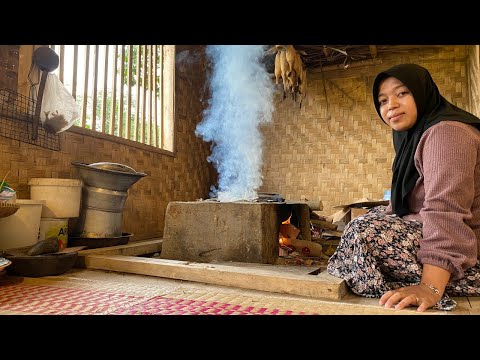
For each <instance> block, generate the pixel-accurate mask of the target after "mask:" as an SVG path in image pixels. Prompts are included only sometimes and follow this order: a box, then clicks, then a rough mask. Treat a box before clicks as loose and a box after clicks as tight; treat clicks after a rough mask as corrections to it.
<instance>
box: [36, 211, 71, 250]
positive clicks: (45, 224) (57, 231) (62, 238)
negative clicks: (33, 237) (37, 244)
mask: <svg viewBox="0 0 480 360" xmlns="http://www.w3.org/2000/svg"><path fill="white" fill-rule="evenodd" d="M52 236H56V237H57V238H58V247H59V250H62V249H65V248H66V247H67V246H68V218H65V219H57V218H41V219H40V231H39V233H38V240H39V241H40V240H45V239H48V238H49V237H52Z"/></svg>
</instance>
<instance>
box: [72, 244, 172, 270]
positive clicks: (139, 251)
mask: <svg viewBox="0 0 480 360" xmlns="http://www.w3.org/2000/svg"><path fill="white" fill-rule="evenodd" d="M162 243H163V239H152V240H147V241H133V242H131V243H129V244H125V245H117V246H109V247H103V248H97V249H86V250H81V251H79V252H78V259H77V261H76V263H75V267H80V268H84V267H85V256H87V255H124V256H138V255H146V254H155V253H159V252H161V251H162Z"/></svg>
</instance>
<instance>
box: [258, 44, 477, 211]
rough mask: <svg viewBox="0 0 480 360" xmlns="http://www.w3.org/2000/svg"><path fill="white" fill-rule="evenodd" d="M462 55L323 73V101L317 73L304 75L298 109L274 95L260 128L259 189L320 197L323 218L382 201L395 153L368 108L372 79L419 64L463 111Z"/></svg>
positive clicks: (422, 54) (437, 53)
mask: <svg viewBox="0 0 480 360" xmlns="http://www.w3.org/2000/svg"><path fill="white" fill-rule="evenodd" d="M467 53H468V52H467V47H466V46H446V47H444V48H441V49H433V50H428V51H426V50H422V49H421V47H420V48H419V50H418V51H412V52H408V53H404V54H396V55H395V56H390V57H384V58H383V57H382V59H381V61H380V60H379V61H377V62H376V64H374V65H366V66H364V67H355V68H348V69H345V70H332V71H325V72H324V76H325V85H326V96H325V91H324V87H323V81H322V77H321V75H320V74H319V73H308V75H307V77H308V89H307V97H306V99H305V100H304V102H305V106H302V108H301V109H299V108H298V105H297V106H295V105H294V104H293V102H292V100H288V99H286V100H284V101H283V102H282V101H281V96H280V94H278V96H277V98H276V112H275V114H274V119H273V123H271V124H269V125H268V126H266V127H264V134H265V153H264V159H265V161H264V170H263V174H264V182H263V186H262V188H261V190H262V191H265V192H276V193H280V194H282V195H283V196H284V197H285V198H287V199H301V198H307V199H310V200H317V199H321V200H322V201H323V204H324V211H323V212H324V213H325V214H331V213H333V212H335V211H336V210H335V209H333V208H332V207H333V206H335V205H339V204H344V203H348V202H352V201H354V200H357V199H359V198H362V197H369V198H372V199H381V198H382V197H383V194H384V190H386V189H389V188H390V181H391V179H390V177H391V164H392V161H393V156H394V153H393V146H392V140H391V130H390V128H389V127H388V126H387V125H385V124H383V122H382V121H381V120H380V118H379V117H378V115H377V113H376V111H375V108H374V106H373V100H372V95H371V89H372V85H373V80H374V78H375V75H376V74H377V73H378V72H380V71H381V70H384V69H386V68H388V67H390V66H393V65H395V64H399V63H406V62H413V63H418V64H420V65H423V66H425V67H426V68H427V69H429V70H430V72H431V74H432V76H433V78H434V80H435V81H436V83H437V85H438V87H439V89H440V91H441V92H442V94H443V95H444V96H445V98H447V99H448V100H450V101H452V102H453V103H454V104H456V105H457V106H460V107H462V108H465V109H467V110H468V104H469V101H468V93H469V89H468V82H467ZM327 100H328V101H327ZM327 103H328V108H327Z"/></svg>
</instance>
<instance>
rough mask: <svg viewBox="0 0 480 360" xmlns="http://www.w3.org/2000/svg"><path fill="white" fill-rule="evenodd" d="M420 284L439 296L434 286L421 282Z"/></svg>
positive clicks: (438, 291)
mask: <svg viewBox="0 0 480 360" xmlns="http://www.w3.org/2000/svg"><path fill="white" fill-rule="evenodd" d="M420 284H422V285H425V286H426V287H428V288H429V289H430V290H432V291H433V292H434V293H435V294H437V295H440V290H438V289H437V288H436V287H435V286H433V285H430V284H427V283H424V282H422V283H420Z"/></svg>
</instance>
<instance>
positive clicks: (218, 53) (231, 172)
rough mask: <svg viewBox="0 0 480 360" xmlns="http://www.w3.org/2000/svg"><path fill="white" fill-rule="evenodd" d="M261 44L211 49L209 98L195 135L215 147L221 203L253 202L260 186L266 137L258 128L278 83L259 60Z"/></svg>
mask: <svg viewBox="0 0 480 360" xmlns="http://www.w3.org/2000/svg"><path fill="white" fill-rule="evenodd" d="M264 51H265V49H264V46H263V45H211V46H208V47H207V49H206V54H207V56H208V58H209V60H210V61H211V63H212V73H211V78H210V81H209V86H210V92H211V98H210V99H209V102H208V107H207V109H205V111H204V112H203V115H204V118H203V120H202V122H200V123H199V124H198V126H197V128H196V130H195V134H196V135H197V136H201V137H203V139H204V140H205V141H211V142H212V153H211V155H210V156H209V157H208V159H207V160H208V161H209V162H211V163H212V164H213V166H214V167H215V168H216V169H217V171H218V188H216V187H215V186H213V185H212V186H211V188H210V190H211V192H210V196H211V197H212V198H217V199H218V200H219V201H238V200H254V199H256V198H257V197H258V195H257V190H258V188H259V187H260V186H261V185H262V174H261V169H262V159H263V138H262V135H261V133H260V130H259V125H260V124H262V123H268V122H270V121H271V119H272V113H273V109H274V106H273V93H274V84H273V81H272V80H271V77H270V75H269V74H268V73H267V70H266V69H265V66H264V65H263V64H262V62H261V60H262V57H263V55H264Z"/></svg>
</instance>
